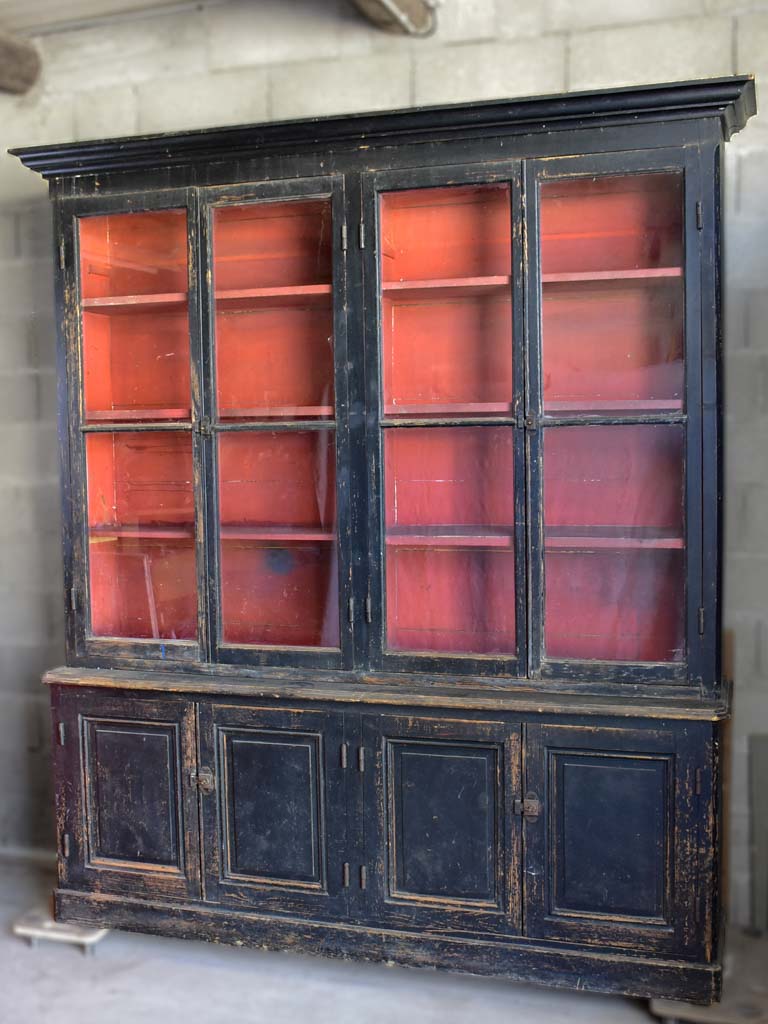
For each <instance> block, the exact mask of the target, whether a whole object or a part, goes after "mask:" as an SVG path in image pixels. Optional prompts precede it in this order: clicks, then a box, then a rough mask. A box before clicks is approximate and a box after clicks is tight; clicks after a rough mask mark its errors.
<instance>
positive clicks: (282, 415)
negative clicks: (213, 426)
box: [219, 405, 335, 420]
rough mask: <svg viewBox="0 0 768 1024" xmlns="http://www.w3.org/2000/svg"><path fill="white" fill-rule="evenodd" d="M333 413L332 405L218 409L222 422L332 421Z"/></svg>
mask: <svg viewBox="0 0 768 1024" xmlns="http://www.w3.org/2000/svg"><path fill="white" fill-rule="evenodd" d="M334 413H335V409H334V407H333V406H332V405H281V406H273V407H269V406H254V407H253V408H248V409H241V408H237V409H219V418H220V419H222V420H260V419H274V420H281V419H284V420H302V419H320V418H323V419H332V418H333V416H334Z"/></svg>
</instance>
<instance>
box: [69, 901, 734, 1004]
mask: <svg viewBox="0 0 768 1024" xmlns="http://www.w3.org/2000/svg"><path fill="white" fill-rule="evenodd" d="M54 905H55V918H56V920H57V921H66V922H67V923H71V924H80V925H89V926H93V925H98V926H101V927H105V928H116V929H121V930H124V931H139V932H149V933H151V934H153V935H168V936H174V937H177V938H190V939H204V940H208V941H212V942H216V943H223V944H228V945H238V946H247V947H251V948H258V949H264V950H275V951H281V952H283V951H286V950H289V951H292V952H297V953H313V954H316V955H321V956H326V957H334V958H341V959H347V960H363V961H372V962H377V963H382V962H383V963H386V964H396V965H398V966H401V967H424V968H438V969H442V970H448V971H452V972H456V973H462V974H474V975H483V976H486V977H498V978H506V979H508V980H511V981H520V982H534V983H537V984H546V985H548V986H550V987H554V988H565V989H577V990H580V991H590V992H605V993H621V994H622V995H630V996H636V997H638V998H646V999H647V998H670V997H671V998H675V999H684V1000H686V1001H688V1002H695V1003H701V1004H705V1005H706V1004H709V1003H711V1002H713V1001H715V1000H716V999H717V998H719V994H720V986H721V975H722V970H721V966H720V964H700V963H695V962H689V961H684V960H661V959H657V958H653V957H644V956H639V955H636V954H619V953H599V952H593V951H591V950H584V949H574V948H573V947H570V948H567V949H565V948H555V947H546V946H537V945H536V944H535V943H531V942H528V941H526V940H525V939H518V940H516V941H514V942H503V941H493V942H490V941H483V940H480V939H468V938H455V939H454V938H449V937H444V936H440V935H431V934H425V933H424V932H421V933H414V932H405V931H396V930H390V929H379V928H369V927H364V926H361V925H354V924H348V923H331V922H320V921H310V920H307V919H302V918H293V917H276V916H270V915H263V914H255V913H251V912H244V911H240V910H237V911H231V910H227V909H222V908H219V907H198V906H192V905H190V904H176V903H170V902H164V903H163V902H159V901H149V900H137V899H132V898H126V897H123V896H112V895H108V894H103V893H98V894H95V893H94V894H86V893H78V892H73V891H71V890H66V889H57V890H55V892H54Z"/></svg>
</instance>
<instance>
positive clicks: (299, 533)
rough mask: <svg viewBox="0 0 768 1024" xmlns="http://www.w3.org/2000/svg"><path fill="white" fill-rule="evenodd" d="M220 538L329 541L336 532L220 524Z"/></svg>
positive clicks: (306, 528)
mask: <svg viewBox="0 0 768 1024" xmlns="http://www.w3.org/2000/svg"><path fill="white" fill-rule="evenodd" d="M221 539H222V540H238V541H257V542H259V543H263V542H269V543H274V542H275V541H278V542H280V543H288V544H290V543H297V542H300V541H304V542H318V541H324V542H331V541H335V540H336V534H335V533H333V532H331V531H329V530H323V529H321V528H317V529H313V528H312V527H307V526H222V528H221Z"/></svg>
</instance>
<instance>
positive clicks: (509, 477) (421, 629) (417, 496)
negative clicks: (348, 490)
mask: <svg viewBox="0 0 768 1024" xmlns="http://www.w3.org/2000/svg"><path fill="white" fill-rule="evenodd" d="M384 481H385V495H384V500H385V522H386V554H387V564H386V572H387V643H388V646H389V647H390V648H392V649H394V650H425V651H428V650H445V651H455V652H464V653H470V652H472V651H476V652H478V653H492V652H506V653H510V652H514V650H515V600H514V589H515V580H514V576H515V574H514V550H513V547H514V523H515V508H514V486H513V484H514V455H513V437H512V432H511V431H510V430H509V429H508V428H507V427H433V428H424V429H422V428H408V429H404V428H403V429H397V428H392V429H388V430H387V431H386V432H385V434H384Z"/></svg>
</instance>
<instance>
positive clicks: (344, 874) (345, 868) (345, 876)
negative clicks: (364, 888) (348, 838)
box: [341, 861, 349, 889]
mask: <svg viewBox="0 0 768 1024" xmlns="http://www.w3.org/2000/svg"><path fill="white" fill-rule="evenodd" d="M341 884H342V887H343V888H344V889H348V888H349V864H348V863H347V862H346V861H344V863H343V864H342V867H341Z"/></svg>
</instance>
